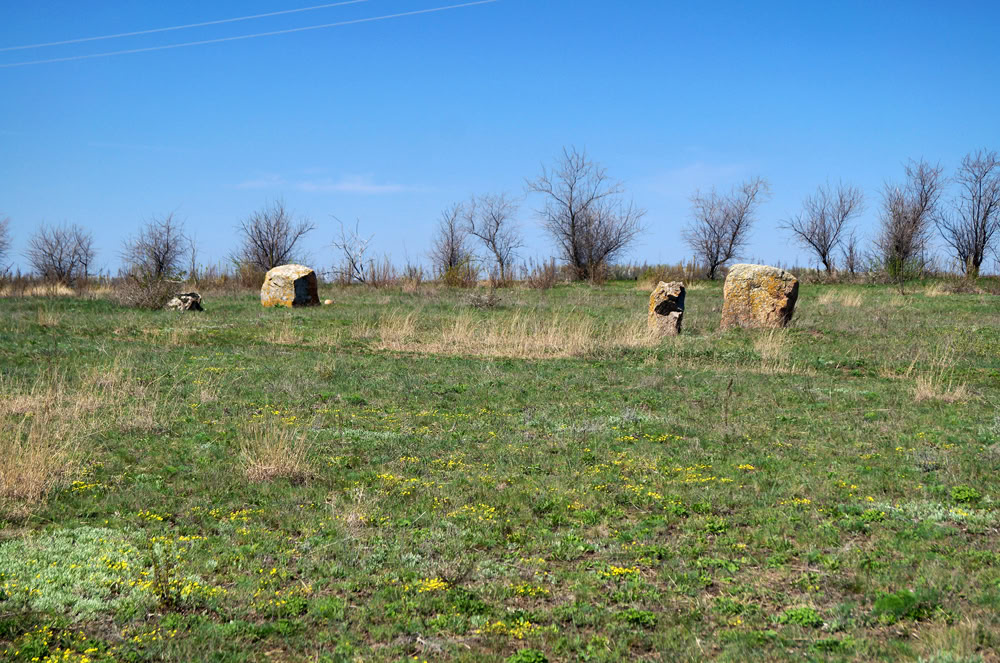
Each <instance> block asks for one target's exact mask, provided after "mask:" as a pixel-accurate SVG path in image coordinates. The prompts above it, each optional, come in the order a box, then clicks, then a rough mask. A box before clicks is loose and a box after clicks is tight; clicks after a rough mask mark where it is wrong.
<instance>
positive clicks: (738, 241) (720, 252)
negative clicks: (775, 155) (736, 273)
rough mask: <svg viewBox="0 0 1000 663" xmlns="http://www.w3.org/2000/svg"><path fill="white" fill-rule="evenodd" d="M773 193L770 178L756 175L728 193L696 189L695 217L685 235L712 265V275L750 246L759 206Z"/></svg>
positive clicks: (710, 269)
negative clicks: (769, 183) (704, 192)
mask: <svg viewBox="0 0 1000 663" xmlns="http://www.w3.org/2000/svg"><path fill="white" fill-rule="evenodd" d="M770 193H771V189H770V186H769V185H768V183H767V180H765V179H764V178H762V177H754V178H752V179H750V180H747V181H746V182H744V183H743V184H741V185H740V186H739V187H734V188H733V190H732V191H731V192H730V193H728V194H725V195H723V194H719V193H717V192H716V190H715V189H714V188H713V189H712V190H711V191H710V192H709V193H708V194H702V193H701V192H696V193H695V195H694V196H693V197H692V198H691V215H692V217H693V218H692V221H691V223H690V224H689V225H688V227H687V228H686V229H685V230H684V231H683V233H682V237H683V238H684V241H685V242H687V245H688V246H689V247H691V250H692V251H694V252H695V255H697V256H698V258H699V259H700V260H701V261H702V263H703V264H704V265H705V266H706V267H707V268H708V273H707V276H708V278H710V279H714V278H715V277H716V274H717V273H718V270H719V268H720V267H723V266H724V265H725V264H726V263H727V262H729V261H730V260H732V259H734V258H737V257H739V255H740V254H741V252H742V251H743V249H744V248H746V245H747V242H748V241H749V240H750V230H751V228H752V227H753V223H754V221H756V212H757V208H758V207H759V205H760V203H762V202H763V201H764V199H766V198H767V197H768V196H769V195H770Z"/></svg>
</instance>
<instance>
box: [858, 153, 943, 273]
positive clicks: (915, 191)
mask: <svg viewBox="0 0 1000 663" xmlns="http://www.w3.org/2000/svg"><path fill="white" fill-rule="evenodd" d="M905 168H906V182H905V183H904V184H903V185H902V186H898V185H892V184H890V183H886V185H885V190H884V191H883V193H882V214H881V219H880V224H881V227H880V229H879V234H878V235H877V236H876V238H875V249H876V251H877V252H878V258H879V260H880V261H881V262H882V265H883V267H884V269H885V270H886V272H887V274H888V275H889V277H890V278H891V279H893V280H894V281H897V282H898V283H899V287H900V290H901V291H902V288H903V283H904V282H905V280H906V277H907V275H908V274H911V273H913V272H915V271H920V270H922V269H923V257H924V254H925V251H926V249H927V245H928V243H929V242H930V234H931V227H932V226H933V224H934V217H935V214H936V212H937V205H938V201H939V200H940V198H941V190H942V187H943V186H944V182H943V180H942V178H941V170H942V169H941V166H938V165H935V166H932V165H930V164H928V163H927V162H926V161H913V160H911V161H910V162H909V163H908V164H906V167H905Z"/></svg>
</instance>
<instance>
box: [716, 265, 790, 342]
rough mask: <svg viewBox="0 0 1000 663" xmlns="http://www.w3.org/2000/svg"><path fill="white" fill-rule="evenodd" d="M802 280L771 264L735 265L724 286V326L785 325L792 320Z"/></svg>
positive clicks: (725, 327)
mask: <svg viewBox="0 0 1000 663" xmlns="http://www.w3.org/2000/svg"><path fill="white" fill-rule="evenodd" d="M798 296H799V280H798V279H797V278H795V277H794V276H793V275H792V274H790V273H789V272H786V271H785V270H783V269H778V268H777V267H769V266H768V265H733V266H732V268H731V269H730V270H729V274H728V275H727V276H726V285H725V287H724V288H723V297H724V301H723V303H722V328H723V329H728V328H729V327H765V328H774V327H784V326H785V325H787V324H788V321H789V320H791V319H792V312H793V311H794V310H795V300H796V299H798Z"/></svg>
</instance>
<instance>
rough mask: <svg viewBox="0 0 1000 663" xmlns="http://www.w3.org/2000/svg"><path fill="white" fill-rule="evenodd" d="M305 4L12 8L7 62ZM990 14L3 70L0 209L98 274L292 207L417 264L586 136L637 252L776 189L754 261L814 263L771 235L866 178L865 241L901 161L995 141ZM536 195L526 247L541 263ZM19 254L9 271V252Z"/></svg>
mask: <svg viewBox="0 0 1000 663" xmlns="http://www.w3.org/2000/svg"><path fill="white" fill-rule="evenodd" d="M457 1H458V0H452V2H449V0H368V1H366V2H358V3H355V4H352V5H348V6H342V7H336V8H327V9H322V10H315V11H308V12H300V13H295V14H287V15H282V16H274V17H270V18H264V19H255V20H249V21H242V22H237V23H226V24H219V25H213V26H205V27H201V28H193V29H186V30H177V31H172V32H165V33H154V34H147V35H140V36H134V37H128V38H121V39H113V40H104V41H93V42H86V43H78V44H70V45H63V46H56V47H49V48H38V49H24V50H13V51H12V50H7V51H0V65H3V64H10V63H17V62H22V61H26V60H37V59H46V58H60V57H73V56H77V55H86V54H92V53H101V52H107V51H117V50H125V49H132V48H144V47H150V46H157V45H167V44H175V43H181V42H188V41H197V40H206V39H217V38H223V37H228V36H238V35H246V34H251V33H257V32H267V31H274V30H283V29H289V28H295V27H302V26H309V25H316V24H322V23H332V22H338V21H348V20H353V19H358V18H366V17H375V16H383V15H388V14H394V13H398V12H407V11H413V10H419V9H426V8H433V7H439V6H444V5H449V4H453V3H454V2H457ZM313 4H318V2H317V0H312V1H310V0H300V1H299V2H292V1H289V0H244V1H241V2H214V3H204V2H195V1H194V0H177V1H174V2H169V3H145V2H124V1H123V0H108V1H103V2H98V1H97V0H63V1H55V0H33V1H32V2H27V1H26V0H10V1H8V2H4V3H2V4H0V48H2V47H8V46H17V45H23V44H34V43H38V42H50V41H57V40H63V39H73V38H80V37H89V36H97V35H107V34H113V33H119V32H127V31H134V30H143V29H150V28H160V27H166V26H175V25H181V24H187V23H195V22H202V21H210V20H215V19H225V18H232V17H238V16H245V15H248V14H256V13H263V12H271V11H278V10H283V9H292V8H300V7H307V6H310V5H313ZM997 25H1000V3H996V2H979V3H975V2H955V3H942V2H871V1H869V2H823V3H819V2H760V3H742V2H741V3H735V2H732V3H729V2H688V3H673V2H654V1H651V0H650V1H645V0H635V1H628V2H608V1H604V2H598V1H591V0H552V1H548V2H546V1H541V0H534V1H532V0H499V1H498V2H495V3H492V4H486V5H480V6H474V7H466V8H460V9H454V10H449V11H443V12H438V13H429V14H422V15H416V16H408V17H402V18H397V19H391V20H382V21H372V22H367V23H359V24H354V25H346V26H342V27H334V28H328V29H322V30H313V31H305V32H297V33H292V34H285V35H278V36H269V37H262V38H258V39H247V40H241V41H228V42H223V43H216V44H208V45H202V46H192V47H186V48H176V49H170V50H159V51H151V52H145V53H136V54H129V55H119V56H113V57H103V58H93V59H79V60H73V61H68V62H59V63H50V64H39V65H33V66H24V67H8V68H0V97H2V98H3V99H4V103H2V104H0V215H5V216H8V217H10V219H11V224H12V229H13V233H14V240H15V244H14V252H15V254H20V252H21V251H22V250H23V248H24V246H25V244H26V242H27V238H28V236H29V235H30V234H31V232H33V231H34V229H35V228H37V227H38V225H39V224H41V223H61V222H64V221H65V222H70V223H78V224H80V225H83V226H85V227H87V228H88V229H90V230H92V231H93V233H94V235H95V240H96V244H97V247H98V250H99V254H98V263H99V265H100V266H102V267H103V268H105V269H110V270H112V271H113V270H115V269H116V268H117V266H118V257H117V254H118V251H119V248H120V244H121V240H122V238H123V237H125V236H127V235H129V234H130V233H133V232H135V230H136V228H137V227H138V226H139V224H140V223H141V222H142V221H143V220H144V219H148V218H150V217H152V216H155V215H163V214H166V213H170V212H174V213H175V214H176V215H177V217H178V218H180V219H182V220H184V221H185V222H186V224H187V228H188V230H189V231H190V232H192V233H193V234H194V235H195V236H196V237H197V239H198V242H199V246H200V258H201V260H202V261H205V262H216V261H220V260H223V259H225V257H226V255H227V254H228V253H229V252H230V251H231V250H232V249H233V247H234V246H235V245H236V243H237V237H236V235H235V232H234V226H235V225H236V223H237V222H238V221H239V219H240V218H241V217H244V216H246V215H248V214H249V213H251V212H252V211H253V210H254V209H257V208H260V207H261V206H263V205H264V204H265V203H266V202H267V201H269V200H272V199H275V198H283V199H284V201H285V203H286V204H287V206H288V207H289V208H291V209H292V210H294V211H295V212H296V213H297V214H299V215H301V216H304V217H308V218H310V219H312V220H313V221H314V222H315V223H316V224H317V226H318V230H317V231H316V232H315V233H314V234H313V235H312V236H311V237H310V251H311V253H312V261H313V263H314V264H315V265H316V266H318V267H324V266H327V265H329V264H331V263H332V262H333V259H334V258H333V255H332V250H331V248H330V246H329V244H330V241H331V239H332V238H333V236H334V234H335V232H336V230H337V223H336V221H335V220H334V218H333V216H336V217H337V218H339V219H342V220H343V221H345V222H347V223H352V224H353V223H354V222H355V221H358V222H359V224H360V228H361V230H362V231H363V232H365V233H366V234H374V235H375V239H374V246H375V248H376V250H377V251H378V252H379V253H388V254H389V255H390V256H391V257H392V258H393V260H394V261H395V262H397V263H402V262H404V260H405V259H407V258H408V259H409V260H410V261H413V262H416V261H422V260H424V259H425V254H426V251H427V248H428V245H429V237H430V235H431V233H432V231H433V228H434V226H435V224H436V222H437V217H438V215H439V213H440V211H441V210H442V209H443V208H444V207H446V206H447V205H448V204H450V203H452V202H455V201H460V200H463V199H465V198H467V197H468V196H469V195H470V194H474V193H475V194H478V193H489V192H501V191H507V192H511V193H514V194H518V195H520V194H522V193H523V192H524V179H525V178H526V177H533V176H535V175H537V173H538V171H539V169H540V165H541V164H542V163H549V162H551V161H552V159H553V158H554V157H555V156H556V155H557V154H558V153H559V152H560V150H561V148H562V147H563V146H565V145H576V146H578V147H582V148H586V150H587V151H588V153H589V154H590V155H591V157H592V158H593V159H595V160H596V161H598V162H600V163H601V164H603V165H604V166H606V167H607V169H608V171H609V172H610V173H611V174H612V175H614V176H615V177H617V178H620V179H622V180H624V181H625V183H626V186H627V188H628V191H629V193H630V195H631V196H632V197H633V198H634V199H635V201H636V203H638V204H639V205H641V206H642V207H644V208H646V209H647V210H648V214H647V216H646V219H645V221H646V225H647V227H648V231H647V232H646V233H645V234H644V235H643V236H642V238H641V240H640V241H639V242H638V243H637V244H636V246H635V247H634V249H633V251H632V253H631V254H630V256H629V257H630V258H631V259H633V260H636V261H649V262H676V261H678V260H681V259H684V258H686V257H688V256H689V255H690V251H689V250H688V249H687V248H686V247H685V246H684V245H683V243H682V242H681V241H680V230H681V229H682V228H683V226H684V225H685V224H686V223H687V222H688V219H689V208H690V205H689V201H688V199H689V197H690V196H691V194H692V193H694V191H695V190H696V189H698V188H702V189H707V188H709V187H711V186H713V185H714V186H717V187H720V188H727V187H729V186H731V185H733V184H734V183H736V182H738V181H740V180H741V179H742V178H745V177H749V176H752V175H762V176H764V177H766V178H767V179H768V180H769V181H770V183H771V187H772V190H773V196H772V198H771V199H770V200H769V202H767V204H765V205H764V206H762V207H761V209H760V220H759V223H758V225H757V227H756V231H755V233H754V238H753V242H752V247H751V250H750V251H749V252H748V255H747V256H746V257H747V258H759V259H761V260H764V261H767V262H772V263H777V262H781V263H783V264H786V265H789V264H795V263H800V264H801V263H805V262H806V261H807V260H808V258H807V255H806V254H805V253H804V252H802V251H801V250H800V249H798V248H797V247H796V246H794V245H792V244H790V243H789V241H788V238H787V236H786V234H784V233H783V232H781V231H779V230H777V229H776V226H777V224H778V223H779V222H780V221H781V220H782V219H784V218H787V217H788V216H789V215H791V214H794V213H795V212H796V211H797V210H798V208H799V205H800V203H801V200H802V198H803V196H805V195H807V194H808V193H810V192H812V191H813V190H814V189H815V187H816V186H817V185H818V184H821V183H823V182H825V181H827V180H830V181H833V182H836V181H838V180H841V179H842V180H844V181H846V182H850V183H853V184H856V185H858V186H860V187H862V188H863V189H864V191H865V193H866V196H867V209H866V212H865V213H864V214H863V216H862V217H861V218H860V219H859V220H858V227H859V230H861V231H862V233H870V230H871V228H872V227H873V225H874V224H875V222H876V219H877V214H878V205H879V192H880V189H881V187H882V184H883V182H884V181H885V180H887V179H888V180H896V179H899V178H900V177H901V175H902V164H903V162H904V161H905V160H906V159H908V158H910V157H913V158H919V157H923V158H926V159H928V160H931V161H935V162H937V161H940V162H941V163H942V164H943V165H944V166H945V167H946V169H947V170H948V171H949V172H951V171H953V170H954V168H955V166H956V165H957V164H958V162H959V161H960V160H961V158H962V156H963V155H964V154H965V153H966V152H969V151H970V150H975V149H977V148H984V147H987V148H991V149H1000V114H998V112H997V110H998V102H1000V89H998V86H997V85H996V76H997V71H998V65H1000V53H998V51H997V49H996V37H995V33H996V26H997ZM540 204H541V201H540V200H538V199H535V198H532V197H530V196H529V197H527V198H526V199H525V200H524V202H523V204H522V205H521V209H520V212H519V215H518V218H519V222H520V224H521V226H522V227H523V229H524V232H525V235H526V237H527V239H528V246H527V247H526V249H525V250H524V251H523V255H524V257H526V258H527V257H537V258H542V257H546V256H548V255H550V254H551V253H552V243H551V242H550V241H549V240H548V239H547V238H546V237H545V236H544V234H542V232H541V231H540V230H539V227H538V223H537V218H536V215H535V213H534V210H535V209H536V208H538V207H540ZM14 261H15V263H16V264H20V265H22V266H23V265H24V261H23V259H22V258H21V257H20V256H19V255H15V256H14Z"/></svg>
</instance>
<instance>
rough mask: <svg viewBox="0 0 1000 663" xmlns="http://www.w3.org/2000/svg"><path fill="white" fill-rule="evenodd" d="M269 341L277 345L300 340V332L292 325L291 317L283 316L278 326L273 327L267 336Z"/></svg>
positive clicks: (290, 343) (294, 343)
mask: <svg viewBox="0 0 1000 663" xmlns="http://www.w3.org/2000/svg"><path fill="white" fill-rule="evenodd" d="M267 339H268V341H270V342H271V343H276V344H278V345H296V344H298V343H301V342H302V334H300V333H299V332H298V331H296V330H295V328H294V327H293V326H292V319H291V318H285V321H284V322H283V323H281V325H280V326H278V327H275V328H274V329H273V330H272V331H271V333H270V334H268V337H267Z"/></svg>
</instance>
